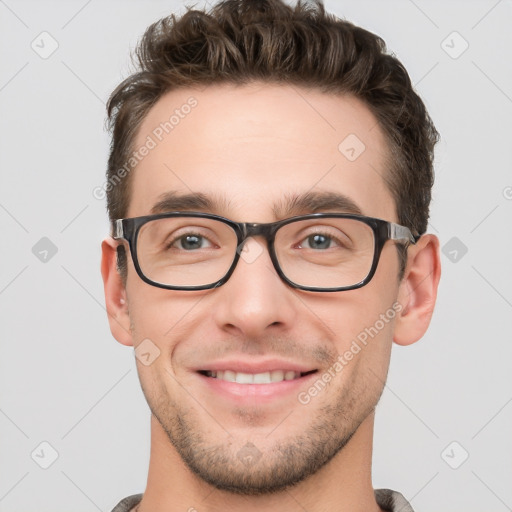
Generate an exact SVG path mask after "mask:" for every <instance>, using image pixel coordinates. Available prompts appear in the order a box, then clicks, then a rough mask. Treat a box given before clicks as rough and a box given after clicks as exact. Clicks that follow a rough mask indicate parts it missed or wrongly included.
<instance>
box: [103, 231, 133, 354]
mask: <svg viewBox="0 0 512 512" xmlns="http://www.w3.org/2000/svg"><path fill="white" fill-rule="evenodd" d="M101 253H102V255H101V275H102V277H103V288H104V291H105V305H106V308H107V315H108V321H109V324H110V331H111V332H112V335H113V336H114V338H115V339H116V340H117V341H118V342H119V343H121V344H123V345H129V346H132V345H133V339H132V335H131V331H130V316H129V313H128V304H127V300H126V288H125V286H124V284H123V282H122V279H121V276H120V275H119V272H118V271H117V266H116V265H117V243H116V242H115V240H114V239H113V238H112V237H110V236H109V237H106V238H105V239H104V240H103V242H102V243H101Z"/></svg>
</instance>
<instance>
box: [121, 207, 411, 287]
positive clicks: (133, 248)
mask: <svg viewBox="0 0 512 512" xmlns="http://www.w3.org/2000/svg"><path fill="white" fill-rule="evenodd" d="M172 217H200V218H205V219H212V220H217V221H220V222H223V223H225V224H227V225H228V226H230V227H231V228H232V229H233V231H234V232H235V234H236V236H237V250H236V252H235V257H234V260H233V263H232V264H231V266H230V268H229V269H228V271H227V272H226V274H225V275H224V276H223V277H222V278H221V279H219V280H218V281H215V282H214V283H210V284H207V285H200V286H173V285H166V284H163V283H158V282H156V281H152V280H151V279H149V278H148V277H147V276H146V275H145V274H144V272H142V269H141V268H140V265H139V260H138V257H137V239H138V234H139V231H140V229H141V227H142V226H143V225H144V224H146V223H148V222H150V221H153V220H158V219H166V218H172ZM324 218H344V219H355V220H359V221H361V222H363V223H364V224H367V225H368V226H370V227H371V228H372V230H373V234H374V240H375V245H374V254H373V260H372V266H371V269H370V272H369V273H368V275H367V276H366V277H365V278H364V279H363V280H362V281H360V282H359V283H356V284H354V285H350V286H342V287H338V288H318V287H313V286H303V285H299V284H297V283H295V282H293V281H291V280H290V279H288V278H287V277H286V276H285V274H284V273H283V271H282V270H281V266H280V265H279V261H278V259H277V255H276V252H275V247H274V240H275V235H276V232H277V230H278V229H279V228H281V227H282V226H285V225H287V224H290V223H292V222H297V221H301V220H308V219H324ZM252 236H263V237H264V238H265V239H266V241H267V248H268V250H269V254H270V259H271V260H272V264H273V265H274V268H275V270H276V272H277V274H278V275H279V277H280V278H281V279H282V280H283V281H284V282H285V283H287V284H289V285H290V286H291V287H292V288H297V289H299V290H306V291H312V292H341V291H347V290H354V289H357V288H361V287H363V286H365V285H366V284H368V283H369V282H370V281H371V279H372V278H373V276H374V275H375V271H376V270H377V265H378V263H379V259H380V255H381V252H382V249H383V247H384V244H385V243H386V242H387V241H388V240H396V241H400V242H403V243H404V244H405V247H406V248H407V247H408V246H409V244H415V243H416V242H417V241H418V240H419V238H420V237H421V235H413V234H412V233H411V231H410V229H409V228H407V227H405V226H401V225H400V224H396V223H394V222H389V221H386V220H382V219H378V218H375V217H366V216H364V215H354V214H349V213H310V214H306V215H299V216H295V217H289V218H287V219H283V220H280V221H277V222H268V223H255V222H235V221H233V220H230V219H227V218H225V217H221V216H219V215H214V214H212V213H203V212H167V213H161V214H157V215H144V216H142V217H131V218H126V219H117V220H115V221H114V225H113V233H112V238H114V239H115V240H120V239H123V240H126V241H127V242H128V245H129V247H130V253H131V255H132V260H133V264H134V266H135V270H136V271H137V274H138V276H139V277H140V278H141V279H142V280H143V281H144V282H146V283H148V284H150V285H152V286H156V287H158V288H164V289H166V290H183V291H186V290H190V291H195V290H209V289H212V288H216V287H218V286H221V285H223V284H224V283H226V282H227V281H228V279H229V278H230V277H231V274H233V272H234V270H235V268H236V265H237V263H238V261H239V259H240V253H241V250H242V247H243V244H244V243H245V241H246V240H247V239H248V238H249V237H252Z"/></svg>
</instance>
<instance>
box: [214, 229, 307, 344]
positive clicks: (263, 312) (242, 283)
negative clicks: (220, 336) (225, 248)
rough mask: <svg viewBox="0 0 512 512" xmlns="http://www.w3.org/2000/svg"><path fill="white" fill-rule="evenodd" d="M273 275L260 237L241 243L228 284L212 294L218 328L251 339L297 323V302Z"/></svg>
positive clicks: (270, 262)
mask: <svg viewBox="0 0 512 512" xmlns="http://www.w3.org/2000/svg"><path fill="white" fill-rule="evenodd" d="M294 293H295V290H293V289H291V288H290V287H289V286H288V285H287V284H286V283H285V282H284V281H282V280H281V278H280V277H279V275H278V274H277V272H276V270H275V268H274V266H273V264H272V260H271V259H270V254H269V252H268V248H267V245H266V243H265V241H264V239H263V238H262V237H260V236H258V237H250V238H248V239H247V240H246V241H245V244H244V246H243V250H242V251H241V252H240V259H239V260H238V264H237V266H236V268H235V270H234V272H233V274H231V277H230V278H229V280H228V281H227V282H226V283H225V284H224V285H222V286H220V287H219V288H218V289H217V290H216V293H215V297H216V298H215V299H214V301H215V302H214V306H213V307H214V318H215V321H216V323H217V325H218V327H219V328H220V329H222V330H224V331H230V333H232V334H241V335H243V336H245V337H248V338H251V339H257V338H258V337H261V336H262V335H263V334H265V332H268V330H269V329H280V330H287V329H290V328H291V327H292V326H293V325H294V323H295V321H296V320H297V311H296V307H297V302H298V301H297V298H295V297H294Z"/></svg>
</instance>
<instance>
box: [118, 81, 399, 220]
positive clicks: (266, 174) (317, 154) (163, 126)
mask: <svg viewBox="0 0 512 512" xmlns="http://www.w3.org/2000/svg"><path fill="white" fill-rule="evenodd" d="M144 148H146V149H144ZM133 149H134V151H136V152H138V156H137V164H136V166H135V167H134V170H133V171H132V172H131V180H132V182H131V198H130V207H129V212H128V215H127V216H130V217H132V216H139V215H147V214H149V213H151V211H152V210H154V209H155V205H156V204H157V203H160V205H162V200H163V199H165V196H166V195H167V196H168V195H169V194H171V195H173V196H177V195H185V194H186V195H188V196H191V195H201V196H203V197H207V198H210V197H211V198H212V199H213V198H214V199H215V201H214V202H213V203H212V202H208V201H207V202H206V203H204V204H205V205H206V206H205V207H204V208H200V207H197V208H194V207H191V208H189V209H194V210H199V209H201V210H209V211H211V209H212V204H213V207H214V209H215V210H216V211H214V213H217V214H220V215H224V216H227V217H231V218H233V219H234V220H239V221H247V222H267V221H272V220H276V217H278V216H279V215H280V212H281V210H282V207H283V205H286V204H288V203H290V202H292V203H293V200H294V198H295V199H296V198H298V197H303V196H304V195H305V194H307V195H308V196H309V197H312V196H314V197H316V198H317V199H318V196H319V195H322V194H323V195H326V194H329V195H330V196H333V195H338V196H344V197H345V198H347V199H349V202H352V203H355V205H356V206H357V207H358V208H359V210H360V211H361V213H363V214H364V215H369V216H374V217H381V218H385V219H387V220H396V215H395V206H394V202H393V199H392V196H391V193H390V191H389V190H388V188H387V185H386V184H385V181H384V176H385V174H386V172H387V146H386V142H385V139H384V136H383V134H382V131H381V129H380V127H379V126H378V124H377V120H376V118H375V117H374V116H373V114H372V113H371V112H370V110H369V109H368V108H367V107H366V106H365V105H364V104H363V103H362V102H361V101H359V100H357V99H356V98H354V97H351V96H342V95H334V94H326V93H323V92H321V91H319V90H316V89H305V88H300V87H296V86H291V85H271V84H263V83H253V84H250V85H243V86H234V85H228V84H223V85H215V86H209V87H206V88H204V89H203V90H199V89H177V90H174V91H171V92H169V93H167V94H165V95H164V96H163V97H162V98H161V99H160V100H159V101H158V102H157V103H155V105H154V106H153V107H152V108H151V110H150V111H149V112H148V114H147V116H146V117H145V119H144V120H143V122H142V124H141V126H140V128H139V130H138V132H137V136H136V139H135V144H134V148H133ZM142 153H144V154H142ZM169 204H170V203H169ZM300 204H301V208H302V211H296V212H294V213H297V214H299V213H307V204H306V203H304V202H303V203H300ZM288 205H289V204H288ZM327 205H328V203H326V206H327ZM164 206H165V204H164ZM181 206H184V205H183V203H182V204H181ZM196 206H199V205H198V204H196ZM317 206H318V202H317ZM304 208H305V209H304ZM164 209H165V208H164ZM320 209H322V208H320ZM327 209H329V208H327Z"/></svg>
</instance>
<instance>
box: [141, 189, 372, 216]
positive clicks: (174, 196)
mask: <svg viewBox="0 0 512 512" xmlns="http://www.w3.org/2000/svg"><path fill="white" fill-rule="evenodd" d="M229 203H230V201H228V200H227V199H226V198H225V197H224V196H220V195H217V194H215V195H206V194H203V193H202V192H196V193H190V194H180V193H178V192H174V191H171V192H165V193H163V194H162V195H161V196H160V197H159V200H158V202H157V203H155V205H154V206H153V207H152V208H151V213H152V214H159V213H166V212H173V211H200V212H209V213H214V214H217V215H223V214H224V215H225V212H227V211H229ZM319 211H336V212H339V211H341V212H344V213H352V214H356V215H363V212H362V210H361V208H360V207H359V206H358V205H357V203H356V202H355V201H354V200H353V199H351V198H350V197H348V196H346V195H344V194H340V193H335V192H319V191H314V192H313V191H309V192H305V193H303V194H286V195H285V196H284V198H282V199H281V200H280V201H278V202H277V203H275V204H274V205H273V207H272V212H273V213H274V216H275V217H276V218H277V219H284V218H286V217H293V216H295V215H302V214H305V213H316V212H319Z"/></svg>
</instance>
